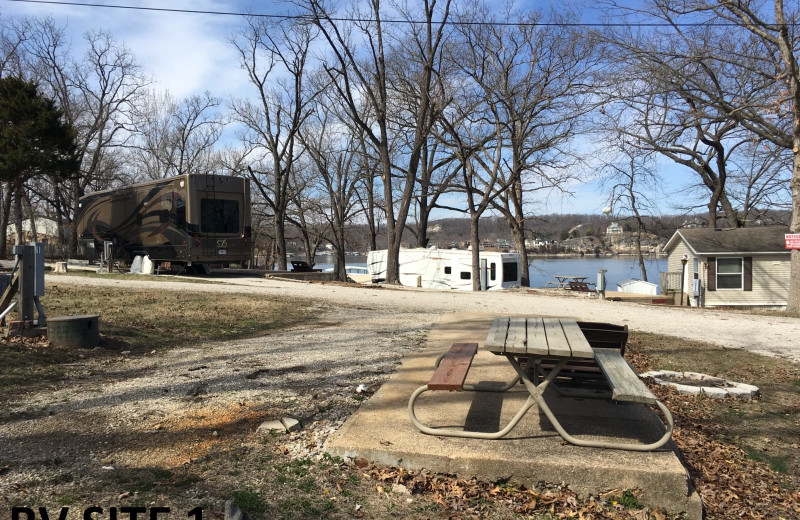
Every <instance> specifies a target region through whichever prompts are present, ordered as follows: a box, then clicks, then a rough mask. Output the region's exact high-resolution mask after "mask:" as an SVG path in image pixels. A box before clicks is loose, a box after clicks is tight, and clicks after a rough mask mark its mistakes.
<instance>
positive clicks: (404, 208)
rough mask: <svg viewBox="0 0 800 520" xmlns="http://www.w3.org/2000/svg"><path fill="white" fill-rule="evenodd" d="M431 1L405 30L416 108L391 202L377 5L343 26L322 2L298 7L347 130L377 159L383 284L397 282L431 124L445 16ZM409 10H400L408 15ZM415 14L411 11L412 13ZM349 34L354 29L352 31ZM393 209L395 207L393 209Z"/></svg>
mask: <svg viewBox="0 0 800 520" xmlns="http://www.w3.org/2000/svg"><path fill="white" fill-rule="evenodd" d="M437 3H438V2H437V0H424V1H423V2H422V5H421V6H420V7H421V10H422V13H420V15H421V17H422V21H421V22H420V23H414V22H413V20H409V22H411V23H409V24H408V25H410V26H411V27H412V28H415V30H414V32H413V34H414V35H419V36H420V37H421V38H420V39H419V48H418V52H417V56H418V59H417V60H415V61H413V62H409V64H408V66H409V67H413V68H414V69H415V70H416V75H415V80H416V85H417V86H416V90H415V91H416V94H417V95H418V104H417V106H416V110H415V112H414V117H413V132H412V133H413V138H412V139H410V140H409V141H410V146H409V147H408V149H407V150H405V151H404V152H405V153H404V155H405V156H406V157H407V159H406V160H405V165H404V167H403V168H402V170H401V173H400V174H398V176H397V181H398V182H397V183H398V188H399V191H400V196H399V199H397V200H395V194H394V183H393V182H392V181H393V178H394V172H395V170H396V168H395V167H394V165H393V164H392V159H391V155H392V154H391V151H390V144H391V141H392V140H393V139H394V136H392V135H391V134H392V129H391V121H390V109H391V102H390V88H389V87H390V81H391V79H390V78H389V70H388V68H387V57H386V54H387V50H388V48H389V46H388V43H387V41H386V38H387V31H386V28H385V27H384V25H383V22H382V14H381V2H380V0H370V1H369V2H368V3H367V5H366V7H365V8H364V9H363V10H358V9H354V10H353V12H351V13H350V14H351V15H352V16H351V17H352V18H353V19H355V20H358V21H355V22H349V25H345V24H343V23H342V22H339V21H336V20H334V17H333V16H332V14H331V12H330V9H329V8H328V6H327V5H326V4H325V3H324V2H323V1H322V0H305V1H304V2H303V5H304V6H305V7H306V8H307V10H308V12H309V13H310V14H311V15H312V16H313V17H314V20H315V23H316V25H317V27H319V29H320V32H321V33H322V35H323V36H324V38H325V40H326V41H327V42H328V45H329V47H330V50H331V53H332V55H331V57H330V59H329V60H326V61H324V62H323V68H324V70H325V72H326V73H327V74H328V76H329V77H330V79H331V82H332V85H333V88H334V90H335V92H336V93H337V94H338V97H339V99H340V100H341V101H342V102H343V104H344V107H345V108H346V109H347V114H348V117H349V118H350V119H351V121H352V125H353V126H356V127H359V128H360V129H361V130H362V131H363V133H364V135H365V136H366V137H367V139H368V141H369V142H370V144H371V146H372V147H373V148H374V150H375V151H376V153H377V156H378V158H379V167H380V172H381V178H382V181H383V195H384V208H385V211H384V213H385V216H386V233H387V242H388V244H387V245H388V258H387V268H386V281H387V282H388V283H397V282H398V280H399V263H398V258H399V252H400V245H401V242H402V237H403V229H404V227H405V223H406V220H407V218H408V214H409V210H410V207H411V203H412V200H413V194H414V187H415V183H416V180H417V172H418V169H419V164H420V160H421V156H422V148H423V147H424V146H425V144H426V142H427V139H428V136H429V134H430V132H431V130H432V128H433V125H434V124H435V120H436V118H435V114H436V113H437V109H436V101H435V100H434V96H433V95H432V92H433V91H434V90H435V89H436V87H435V82H436V80H437V78H436V73H435V67H436V64H437V63H438V60H439V56H440V55H439V49H440V47H441V45H442V42H443V39H444V35H445V28H446V24H447V20H448V16H449V6H450V3H449V0H444V2H443V6H442V8H441V9H439V8H438V7H437ZM410 12H411V11H406V10H401V13H403V14H405V15H408V13H410ZM414 12H416V11H414ZM354 29H355V30H354ZM356 40H360V41H363V43H364V45H363V47H362V48H363V49H366V51H365V52H364V53H359V52H358V51H357V49H356V44H357V41H356ZM395 206H396V207H395Z"/></svg>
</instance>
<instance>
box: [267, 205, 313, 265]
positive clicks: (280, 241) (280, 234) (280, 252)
mask: <svg viewBox="0 0 800 520" xmlns="http://www.w3.org/2000/svg"><path fill="white" fill-rule="evenodd" d="M285 217H286V216H285V215H284V214H283V212H282V211H276V212H275V255H276V256H277V257H278V270H280V271H286V269H287V268H286V218H285ZM312 261H313V259H311V260H310V261H309V263H310V262H312Z"/></svg>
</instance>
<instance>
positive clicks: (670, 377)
mask: <svg viewBox="0 0 800 520" xmlns="http://www.w3.org/2000/svg"><path fill="white" fill-rule="evenodd" d="M639 376H640V377H652V378H653V379H655V380H656V383H658V384H660V385H670V386H673V387H675V389H676V390H677V391H678V393H679V394H694V395H697V394H703V395H708V396H710V397H715V398H717V399H725V398H727V397H742V398H744V399H752V398H753V396H755V395H758V392H759V390H758V387H757V386H753V385H748V384H745V383H736V382H733V381H728V380H727V379H722V378H721V377H714V376H710V375H707V374H701V373H699V372H673V371H671V370H655V371H652V372H645V373H643V374H639Z"/></svg>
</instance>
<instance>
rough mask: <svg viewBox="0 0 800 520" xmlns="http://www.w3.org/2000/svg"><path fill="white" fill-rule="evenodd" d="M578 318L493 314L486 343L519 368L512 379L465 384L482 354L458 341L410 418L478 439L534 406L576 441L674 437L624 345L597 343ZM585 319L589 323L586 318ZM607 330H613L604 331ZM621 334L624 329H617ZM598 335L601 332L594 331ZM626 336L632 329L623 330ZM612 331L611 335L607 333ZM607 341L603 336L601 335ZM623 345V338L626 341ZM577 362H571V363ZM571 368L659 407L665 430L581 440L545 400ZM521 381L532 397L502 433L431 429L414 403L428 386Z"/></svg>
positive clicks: (629, 398)
mask: <svg viewBox="0 0 800 520" xmlns="http://www.w3.org/2000/svg"><path fill="white" fill-rule="evenodd" d="M578 323H579V322H577V321H575V320H572V319H567V318H537V317H497V318H495V319H494V321H493V323H492V326H491V329H490V330H489V335H488V337H487V339H486V343H485V346H486V348H487V349H488V350H489V351H490V352H492V353H494V354H496V355H502V356H505V357H506V359H507V360H508V361H509V363H510V364H511V366H512V367H513V368H514V370H515V371H516V373H517V376H516V377H515V378H514V380H513V381H511V382H509V383H507V384H506V385H504V386H503V387H502V388H497V387H492V386H486V385H471V384H466V383H465V380H466V376H467V373H468V372H469V369H470V367H471V364H472V359H473V358H474V356H475V354H476V353H477V350H478V346H477V344H476V343H456V344H454V345H453V346H452V347H451V348H450V350H449V351H447V352H445V353H444V354H442V355H441V356H439V358H438V359H437V360H436V371H435V372H434V375H433V377H432V378H431V380H430V381H429V382H428V384H427V385H423V386H421V387H419V388H417V390H416V391H415V392H414V393H413V394H412V395H411V398H410V399H409V402H408V411H409V416H410V418H411V422H412V423H413V424H414V425H415V426H416V427H417V428H418V429H419V430H420V431H422V432H423V433H427V434H430V435H441V436H450V437H466V438H474V439H499V438H502V437H504V436H505V435H507V434H508V433H509V432H510V431H511V430H512V429H513V428H514V427H515V426H516V425H517V424H518V423H519V421H520V420H521V419H522V418H523V417H524V416H525V414H526V413H527V412H528V410H530V409H531V408H532V407H533V406H538V408H539V410H541V411H542V413H544V414H545V416H546V417H547V418H548V420H549V421H550V423H551V424H552V425H553V427H554V428H555V429H556V431H558V433H559V434H560V435H561V437H562V438H563V439H564V440H565V441H567V442H569V443H571V444H575V445H577V446H589V447H597V448H612V449H623V450H632V451H651V450H654V449H657V448H660V447H661V446H663V445H664V444H666V443H667V442H668V441H669V439H670V438H671V437H672V430H673V427H674V423H673V420H672V414H670V412H669V410H668V409H667V408H666V407H665V406H664V405H663V404H662V403H661V402H660V401H659V400H658V399H656V397H655V396H654V395H653V393H652V392H651V391H650V389H648V388H647V386H646V385H645V384H644V383H643V382H642V381H641V380H640V379H639V376H638V375H637V374H636V372H635V371H634V370H633V369H632V368H631V366H630V365H629V364H628V363H627V361H625V359H624V358H623V357H622V348H620V347H619V346H618V345H614V344H613V340H612V341H608V340H606V341H605V346H597V347H594V346H593V345H591V344H590V342H589V340H588V339H587V335H586V334H584V332H583V329H582V328H581V326H580V325H579V324H578ZM581 323H585V322H581ZM603 332H606V333H607V332H608V331H603ZM614 332H617V333H620V332H622V331H619V330H617V331H614ZM589 335H590V336H592V337H593V338H597V337H598V336H602V335H598V334H597V333H590V334H589ZM624 335H625V338H626V339H627V328H625V329H624ZM607 337H608V336H606V338H607ZM601 341H602V340H601ZM622 347H624V342H623V344H622ZM570 364H572V365H570ZM565 367H571V368H570V369H571V370H572V371H573V372H580V371H581V370H582V369H585V368H592V367H594V368H595V372H599V373H601V374H602V378H603V380H604V382H605V383H606V384H607V386H608V388H609V393H610V398H611V399H613V400H614V401H617V402H624V403H642V404H645V405H653V406H657V407H658V408H659V409H660V410H661V411H662V413H663V414H664V417H665V420H666V433H664V435H663V436H662V437H661V438H660V439H659V440H657V441H655V442H653V443H650V444H634V443H618V442H606V441H593V440H586V439H579V438H577V437H574V436H572V435H570V434H569V433H567V432H566V431H565V430H564V428H563V427H562V426H561V423H560V422H559V421H558V419H557V418H556V417H555V415H554V414H553V412H552V410H551V409H550V407H549V406H548V405H547V402H546V401H545V399H544V391H545V390H546V389H547V387H548V386H550V385H551V384H554V381H555V380H556V378H557V377H558V376H559V373H560V372H561V371H562V370H563V369H564V368H565ZM519 382H522V384H524V385H525V387H526V389H527V390H528V393H529V396H528V399H527V400H526V402H525V404H524V405H523V406H522V408H521V409H520V410H519V412H518V413H517V414H516V415H515V416H514V418H513V419H511V421H510V422H509V423H508V425H506V426H505V427H504V428H503V429H502V430H499V431H497V432H472V431H464V430H453V429H447V428H432V427H429V426H426V425H424V424H422V423H420V422H419V420H418V419H417V417H416V415H415V413H414V405H415V402H416V400H417V398H418V397H419V396H420V395H421V394H423V393H424V392H427V391H433V390H450V391H460V390H467V391H475V392H506V391H508V390H510V389H511V388H513V387H514V385H516V384H517V383H519Z"/></svg>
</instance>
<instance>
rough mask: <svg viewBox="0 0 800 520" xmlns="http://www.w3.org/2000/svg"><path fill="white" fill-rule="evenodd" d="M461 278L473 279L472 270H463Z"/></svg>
mask: <svg viewBox="0 0 800 520" xmlns="http://www.w3.org/2000/svg"><path fill="white" fill-rule="evenodd" d="M461 279H462V280H471V279H472V272H470V271H461Z"/></svg>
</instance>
